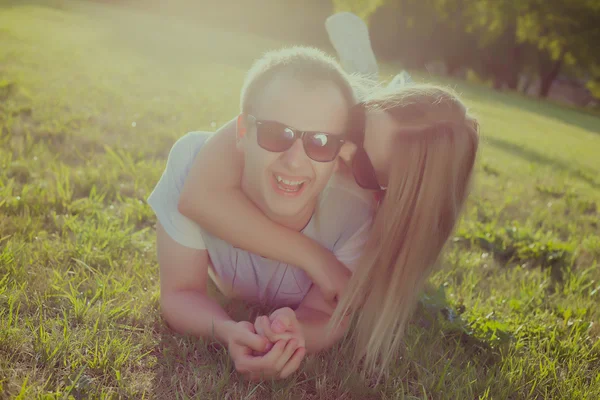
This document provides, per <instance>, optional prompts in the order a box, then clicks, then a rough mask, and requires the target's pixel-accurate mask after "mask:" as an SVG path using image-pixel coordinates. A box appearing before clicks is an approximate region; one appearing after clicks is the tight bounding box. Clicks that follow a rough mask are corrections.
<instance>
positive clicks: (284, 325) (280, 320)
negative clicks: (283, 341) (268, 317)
mask: <svg viewBox="0 0 600 400" xmlns="http://www.w3.org/2000/svg"><path fill="white" fill-rule="evenodd" d="M270 325H271V326H270V328H271V330H272V331H273V332H275V333H283V332H285V331H287V330H289V329H290V325H291V323H290V321H289V318H287V317H285V316H277V317H275V319H274V320H273V322H271V324H270Z"/></svg>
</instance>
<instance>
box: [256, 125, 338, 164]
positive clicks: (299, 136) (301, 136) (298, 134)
mask: <svg viewBox="0 0 600 400" xmlns="http://www.w3.org/2000/svg"><path fill="white" fill-rule="evenodd" d="M245 115H246V118H247V119H248V120H253V122H254V125H255V126H256V127H257V128H256V142H257V143H258V145H259V146H260V147H261V148H262V149H264V150H267V151H269V152H271V153H284V152H286V151H288V150H289V149H290V148H291V147H292V146H293V145H294V142H295V141H296V140H301V141H302V147H303V149H304V153H305V154H306V156H307V157H308V158H310V159H311V160H313V161H315V162H319V163H327V162H332V161H334V160H335V159H336V157H337V156H338V155H339V154H340V151H341V150H342V146H343V145H344V143H346V138H347V135H345V134H342V135H334V134H332V133H327V132H321V131H301V130H300V129H296V128H293V127H291V126H289V125H286V124H284V123H282V122H279V121H272V120H261V119H258V118H256V117H255V116H254V115H252V114H248V113H246V114H245ZM263 123H275V124H278V125H281V126H283V127H285V128H286V129H289V130H290V131H292V133H293V134H294V138H293V140H291V141H290V146H289V147H288V148H287V149H285V150H281V151H273V150H270V149H267V148H265V147H263V146H262V145H261V144H260V140H259V139H258V126H259V125H260V124H263ZM315 134H321V135H325V136H327V139H328V140H335V141H337V143H338V147H337V150H336V151H335V154H334V155H333V157H332V158H331V160H315V159H314V158H313V157H311V155H310V154H309V152H308V151H307V150H306V139H305V138H308V137H310V135H315Z"/></svg>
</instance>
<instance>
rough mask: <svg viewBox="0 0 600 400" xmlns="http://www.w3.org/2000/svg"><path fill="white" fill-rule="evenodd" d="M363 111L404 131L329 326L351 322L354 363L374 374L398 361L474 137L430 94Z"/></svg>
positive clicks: (414, 90)
mask: <svg viewBox="0 0 600 400" xmlns="http://www.w3.org/2000/svg"><path fill="white" fill-rule="evenodd" d="M386 90H389V89H386ZM367 104H368V105H369V106H370V107H371V108H377V109H382V110H385V111H387V112H389V113H390V114H391V115H392V116H394V117H395V118H396V119H397V121H398V122H399V125H400V126H402V127H403V128H404V129H402V130H401V131H400V132H399V133H398V134H397V138H396V141H395V145H394V157H393V160H392V165H391V167H390V172H389V182H388V189H387V191H386V193H385V197H384V199H383V201H382V203H381V204H380V206H379V209H378V211H377V215H376V217H375V220H374V223H373V227H372V232H371V236H370V237H369V240H368V242H367V244H366V246H365V250H364V252H363V254H362V256H361V258H360V260H359V262H358V265H357V267H356V269H355V272H354V275H353V277H352V279H351V281H350V283H349V286H348V288H347V290H346V295H345V296H344V297H343V298H342V299H341V301H340V304H339V306H338V307H337V309H336V312H335V314H334V318H333V321H332V322H333V323H334V324H335V323H338V322H339V321H341V319H342V317H343V316H344V315H348V314H349V315H350V316H351V318H352V319H353V320H354V322H355V324H354V328H353V329H352V331H351V338H352V339H353V340H354V343H355V346H356V348H355V353H354V361H355V362H359V361H360V360H363V359H364V361H365V367H366V369H367V371H368V372H370V373H374V372H376V371H379V373H380V374H381V373H383V372H384V371H385V370H386V368H387V367H388V366H389V364H390V362H391V361H392V360H393V358H394V357H396V356H397V355H398V350H399V349H400V344H401V340H402V334H403V332H404V330H405V327H406V324H407V321H408V320H409V318H410V316H411V314H412V312H413V310H414V306H415V303H416V302H417V299H418V295H419V294H420V292H421V290H422V289H423V287H424V284H425V282H426V280H427V278H428V276H429V275H430V273H431V271H432V269H433V268H434V266H435V265H436V262H437V261H438V258H439V257H440V254H441V253H442V249H443V247H444V245H445V243H446V241H447V239H448V238H449V236H450V234H451V233H452V230H453V229H454V227H455V224H456V221H457V219H458V217H459V215H460V212H461V209H462V207H463V204H464V202H465V199H466V197H467V194H468V189H469V181H470V178H471V174H472V170H473V165H474V162H475V154H476V152H477V148H478V141H479V139H478V130H479V129H478V125H477V122H476V121H475V120H474V119H473V118H472V117H470V116H469V115H468V114H467V111H466V109H465V107H464V106H463V105H462V103H461V102H460V101H459V99H458V98H457V97H456V96H455V95H453V94H452V93H451V92H449V91H447V90H444V89H441V88H437V87H433V86H423V85H418V86H417V85H415V86H411V87H410V88H406V89H400V90H398V89H395V92H391V93H390V92H387V93H386V92H383V93H379V94H378V95H374V96H372V97H371V98H370V99H369V100H368V101H367ZM374 134H375V135H376V134H377V133H376V132H375V133H374ZM380 376H381V375H380Z"/></svg>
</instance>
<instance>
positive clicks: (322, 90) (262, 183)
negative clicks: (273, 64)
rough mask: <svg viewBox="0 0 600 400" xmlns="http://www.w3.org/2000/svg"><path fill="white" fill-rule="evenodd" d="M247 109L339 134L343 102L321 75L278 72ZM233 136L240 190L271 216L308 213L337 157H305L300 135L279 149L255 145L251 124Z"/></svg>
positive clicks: (305, 127)
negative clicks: (305, 78)
mask: <svg viewBox="0 0 600 400" xmlns="http://www.w3.org/2000/svg"><path fill="white" fill-rule="evenodd" d="M252 115H253V116H254V117H255V118H256V119H257V120H259V121H260V120H268V121H277V122H280V123H282V124H285V125H287V126H289V127H292V128H295V129H298V130H300V131H317V132H324V133H331V134H336V135H342V134H344V130H345V127H346V122H347V118H348V103H347V101H346V100H345V99H344V96H343V95H342V93H341V91H340V90H339V89H338V87H337V86H336V85H335V84H333V83H331V82H327V81H323V82H318V83H316V84H315V83H311V84H309V85H307V84H305V83H303V82H302V81H298V80H296V79H293V78H290V77H285V76H279V77H275V78H274V79H273V80H271V81H270V82H269V83H268V84H267V85H266V86H265V87H264V89H263V90H262V92H261V93H260V94H259V96H258V99H257V102H256V103H255V106H254V107H253V112H252ZM246 126H247V128H248V131H247V133H246V135H244V136H243V137H242V138H241V140H240V141H239V142H238V147H239V148H240V149H241V150H242V152H243V153H244V173H243V178H242V188H243V190H244V192H245V193H246V194H247V195H248V196H249V197H250V198H251V199H252V200H253V201H254V202H255V203H256V204H257V205H258V206H259V208H261V210H262V211H263V212H264V213H265V214H266V215H267V216H269V217H270V218H271V219H274V220H276V221H294V219H295V218H303V217H306V216H308V215H311V214H312V212H313V211H314V206H315V204H316V200H317V198H318V196H319V193H320V192H321V191H322V190H323V188H324V187H325V186H326V185H327V182H328V181H329V178H330V177H331V174H332V173H333V171H334V168H335V165H336V162H337V158H336V160H334V161H332V162H317V161H314V160H312V159H310V158H309V157H308V156H307V155H306V152H305V150H304V146H303V144H302V141H301V140H299V139H298V140H296V141H295V142H294V144H293V145H292V147H290V148H289V149H288V150H287V151H285V152H281V153H274V152H270V151H268V150H265V149H263V148H261V147H260V146H259V145H258V143H257V137H256V124H254V123H253V121H252V120H248V121H246Z"/></svg>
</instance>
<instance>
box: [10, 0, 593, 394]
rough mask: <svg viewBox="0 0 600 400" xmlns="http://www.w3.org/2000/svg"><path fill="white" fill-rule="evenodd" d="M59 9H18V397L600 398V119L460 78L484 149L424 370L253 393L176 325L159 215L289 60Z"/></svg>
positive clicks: (174, 30) (413, 360)
mask: <svg viewBox="0 0 600 400" xmlns="http://www.w3.org/2000/svg"><path fill="white" fill-rule="evenodd" d="M5 3H6V2H5ZM53 4H55V5H56V6H54V7H49V6H40V5H36V4H35V3H25V4H22V3H20V2H12V3H8V4H5V5H4V6H2V7H0V129H1V131H0V398H19V399H30V398H44V399H55V398H56V399H58V398H69V397H71V398H77V399H79V398H161V399H164V398H199V399H206V398H218V399H222V398H234V399H238V398H240V399H241V398H248V399H262V398H280V399H287V398H314V399H317V398H321V399H322V398H328V399H329V398H353V399H377V398H389V399H392V398H407V399H410V398H413V399H414V398H433V399H525V398H527V399H529V398H530V399H550V398H557V399H563V398H564V399H597V398H600V372H599V371H600V368H599V367H600V358H599V356H600V340H599V336H600V328H599V325H598V322H599V316H600V311H599V307H598V306H597V305H598V301H599V300H600V271H599V269H598V261H599V260H600V228H599V226H598V222H599V219H600V218H599V212H600V211H599V208H600V174H599V171H600V118H599V117H597V116H594V115H591V114H589V113H585V112H581V111H577V110H572V109H567V108H564V107H560V106H557V105H553V104H548V103H544V102H537V101H535V100H531V99H526V98H524V97H521V96H519V95H513V94H501V93H495V92H492V91H489V90H488V89H486V88H484V87H480V86H474V85H468V84H464V83H457V82H450V81H442V82H443V83H446V84H451V85H452V86H454V87H456V89H457V90H458V91H459V92H461V93H462V94H463V96H464V98H465V100H466V102H467V104H468V105H469V106H470V107H471V108H472V110H473V111H474V112H475V113H476V114H477V115H479V117H480V120H481V124H482V127H483V139H482V141H483V144H482V150H481V157H480V159H479V164H478V170H477V179H476V185H475V188H474V193H473V196H472V197H471V199H470V201H469V207H468V210H467V212H466V215H465V219H464V221H463V222H462V223H461V224H460V227H459V228H458V230H457V232H456V235H455V237H454V239H453V240H452V242H451V244H450V246H449V249H448V254H447V257H446V260H445V262H444V267H443V268H442V269H441V270H439V272H436V273H435V274H434V275H433V277H432V279H431V284H432V287H433V291H432V292H431V293H429V294H428V295H427V296H425V297H424V298H423V301H422V303H421V307H420V310H419V312H418V313H417V314H416V316H415V318H414V323H413V324H412V325H411V326H410V328H409V330H408V333H407V336H406V344H407V346H406V349H405V351H404V355H403V356H402V358H401V359H399V360H398V361H397V363H396V365H395V367H394V369H393V371H392V373H391V374H390V376H389V378H388V379H386V380H385V382H384V383H383V384H382V385H380V386H378V387H374V386H373V385H372V384H370V383H369V382H365V381H363V380H361V379H359V377H358V376H357V375H356V373H355V372H353V371H351V370H350V369H349V368H348V367H347V364H345V357H344V353H343V352H341V351H336V350H333V351H330V352H327V353H325V354H323V355H321V356H319V357H310V358H308V359H307V360H306V361H305V363H304V365H303V368H302V370H301V371H300V372H299V373H298V374H297V375H295V376H294V377H293V378H291V379H289V380H286V381H281V382H276V383H261V384H252V383H247V382H244V381H243V380H242V379H240V378H239V377H238V376H237V375H236V374H235V373H233V372H232V369H231V366H230V364H229V362H228V358H227V355H226V354H225V352H224V351H223V350H222V349H219V348H218V347H216V346H215V345H213V344H206V343H203V342H202V341H199V340H195V339H192V338H186V337H182V336H179V335H175V334H173V333H172V332H171V331H169V330H168V329H167V328H165V326H164V324H163V322H162V320H161V318H160V315H159V311H158V296H159V292H158V282H157V280H158V269H157V264H156V258H155V247H154V246H155V244H154V234H153V226H154V224H155V217H154V215H153V213H152V212H151V210H150V208H149V206H147V205H146V204H145V199H146V198H147V196H148V194H149V193H150V191H151V189H152V188H153V186H154V184H155V183H156V182H157V180H158V178H159V177H160V174H161V173H162V170H163V167H164V165H165V159H166V155H167V154H168V151H169V149H170V146H171V145H172V144H173V142H174V141H175V140H176V138H178V137H179V136H181V135H183V134H184V133H185V132H187V131H190V130H197V129H209V130H212V129H213V127H215V126H219V125H220V124H222V123H224V122H226V121H228V120H229V119H230V118H232V117H233V116H234V115H235V114H236V112H237V109H238V95H239V89H240V87H241V83H242V80H243V75H244V72H245V70H246V69H247V68H248V67H249V65H250V63H251V61H252V59H253V58H254V57H256V56H257V55H259V54H260V52H261V51H263V50H265V49H268V48H276V47H279V46H281V45H282V43H279V42H277V41H276V40H271V41H269V40H267V39H265V38H259V37H254V36H250V35H240V34H234V33H228V32H220V31H218V30H216V29H215V28H211V29H208V28H203V27H202V26H198V25H197V24H193V23H190V22H188V23H186V22H181V21H177V20H175V19H173V18H166V17H159V16H156V15H151V14H145V13H143V12H140V11H133V10H127V9H118V8H112V7H109V6H104V5H99V4H95V5H91V4H87V5H84V4H79V3H71V2H67V1H60V2H58V1H57V2H54V3H53ZM387 70H388V71H390V73H391V71H392V70H391V69H390V68H388V69H387ZM420 78H424V79H428V80H430V79H431V80H439V79H437V78H435V77H426V76H423V75H421V76H420Z"/></svg>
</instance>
